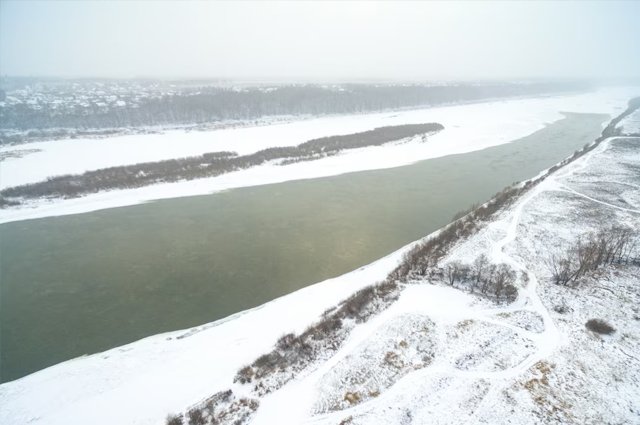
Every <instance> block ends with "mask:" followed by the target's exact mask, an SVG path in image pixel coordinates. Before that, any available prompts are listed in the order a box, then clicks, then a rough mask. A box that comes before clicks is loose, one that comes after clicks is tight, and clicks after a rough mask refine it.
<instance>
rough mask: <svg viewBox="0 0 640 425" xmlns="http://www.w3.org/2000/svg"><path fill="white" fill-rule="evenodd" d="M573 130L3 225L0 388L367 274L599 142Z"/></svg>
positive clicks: (576, 118) (586, 120)
mask: <svg viewBox="0 0 640 425" xmlns="http://www.w3.org/2000/svg"><path fill="white" fill-rule="evenodd" d="M607 119H608V117H607V116H606V115H599V114H566V116H565V118H564V119H562V120H560V121H557V122H555V123H552V124H550V125H548V126H546V127H545V128H544V129H542V130H540V131H538V132H536V133H534V134H532V135H530V136H527V137H525V138H522V139H519V140H517V141H514V142H512V143H509V144H506V145H501V146H497V147H492V148H488V149H485V150H482V151H476V152H471V153H466V154H460V155H451V156H446V157H442V158H436V159H430V160H426V161H421V162H418V163H415V164H413V165H409V166H403V167H398V168H393V169H386V170H376V171H366V172H358V173H350V174H344V175H340V176H335V177H327V178H319V179H312V180H301V181H292V182H285V183H279V184H272V185H266V186H258V187H249V188H241V189H234V190H231V191H227V192H221V193H217V194H212V195H205V196H195V197H189V198H177V199H169V200H162V201H157V202H153V203H148V204H141V205H136V206H130V207H123V208H113V209H108V210H102V211H96V212H91V213H86V214H79V215H71V216H62V217H50V218H44V219H38V220H28V221H21V222H14V223H8V224H3V225H0V278H1V280H0V285H1V286H0V332H1V333H0V378H1V381H2V382H5V381H9V380H13V379H16V378H19V377H21V376H24V375H26V374H29V373H32V372H34V371H36V370H39V369H42V368H44V367H47V366H50V365H53V364H55V363H58V362H60V361H64V360H67V359H70V358H73V357H76V356H79V355H83V354H85V353H94V352H98V351H102V350H105V349H108V348H111V347H114V346H118V345H122V344H125V343H128V342H131V341H134V340H136V339H139V338H142V337H145V336H149V335H152V334H155V333H159V332H164V331H170V330H176V329H181V328H186V327H191V326H195V325H200V324H203V323H206V322H210V321H213V320H216V319H220V318H222V317H225V316H228V315H229V314H232V313H235V312H238V311H241V310H244V309H247V308H251V307H254V306H257V305H260V304H262V303H264V302H266V301H269V300H272V299H274V298H276V297H278V296H281V295H284V294H287V293H289V292H292V291H295V290H296V289H299V288H302V287H304V286H307V285H310V284H312V283H315V282H318V281H321V280H324V279H327V278H330V277H334V276H337V275H340V274H342V273H345V272H347V271H350V270H353V269H355V268H358V267H359V266H362V265H364V264H367V263H369V262H371V261H373V260H375V259H377V258H380V257H382V256H384V255H386V254H388V253H389V252H392V251H394V250H396V249H398V248H400V247H401V246H403V245H405V244H407V243H408V242H411V241H413V240H415V239H418V238H420V237H421V236H423V235H426V234H428V233H430V232H432V231H434V230H436V229H438V228H439V227H441V226H443V225H445V224H447V223H448V222H449V221H450V220H451V217H452V216H453V215H454V214H455V213H456V212H457V211H460V210H463V209H466V208H468V207H469V206H470V205H472V204H474V203H476V202H481V201H484V200H487V199H488V198H489V197H490V196H491V195H492V194H494V193H495V192H497V191H499V190H500V189H502V188H503V187H505V186H507V185H509V184H511V183H512V182H515V181H520V180H523V179H526V178H530V177H532V176H534V175H536V174H537V173H538V172H539V171H541V170H543V169H545V168H548V167H550V166H552V165H553V164H555V163H557V162H558V161H560V160H562V159H563V158H565V157H567V156H569V155H570V154H571V153H572V152H574V151H575V150H576V149H578V148H580V147H582V146H583V145H584V144H586V143H588V142H591V141H593V140H594V139H595V138H596V137H597V136H598V135H599V134H600V132H601V130H602V123H603V122H605V121H606V120H607Z"/></svg>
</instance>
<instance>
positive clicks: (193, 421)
mask: <svg viewBox="0 0 640 425" xmlns="http://www.w3.org/2000/svg"><path fill="white" fill-rule="evenodd" d="M187 415H188V416H189V425H205V424H206V420H205V419H204V415H203V414H202V410H201V409H198V408H197V407H196V408H193V409H191V410H189V412H188V414H187Z"/></svg>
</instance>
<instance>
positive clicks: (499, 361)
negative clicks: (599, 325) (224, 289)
mask: <svg viewBox="0 0 640 425" xmlns="http://www.w3.org/2000/svg"><path fill="white" fill-rule="evenodd" d="M636 143H640V138H635V139H625V138H612V139H608V140H606V141H604V142H603V143H602V144H601V145H600V146H599V147H598V148H596V149H595V150H593V151H592V152H590V153H589V154H587V155H585V156H583V157H581V158H580V159H578V160H577V161H575V162H573V163H571V164H569V165H568V166H566V167H564V168H562V169H560V170H558V171H557V172H556V173H554V174H553V175H552V177H550V178H547V179H546V180H544V181H543V182H542V183H540V184H539V185H537V186H534V187H533V188H532V189H530V190H529V191H528V192H526V193H525V194H524V195H523V196H522V197H521V198H520V199H519V200H518V201H517V202H516V203H515V204H514V205H512V206H511V207H509V208H508V209H507V210H505V211H503V212H502V213H500V214H499V216H498V217H497V218H496V219H495V220H494V221H493V222H491V223H490V224H489V225H487V226H486V227H484V228H483V229H482V230H481V231H479V232H478V233H477V234H475V235H473V236H471V237H470V238H469V239H467V240H465V241H463V242H461V243H460V244H459V245H458V246H457V247H456V248H454V250H453V251H452V252H450V254H449V256H448V257H447V258H445V260H444V261H452V260H462V261H464V262H471V261H473V259H474V258H476V257H477V256H478V255H480V254H482V253H485V254H486V255H487V256H488V257H489V258H490V259H491V260H492V261H494V262H504V263H507V264H509V265H511V266H512V267H513V268H515V269H516V270H518V271H519V272H521V273H522V274H523V275H526V276H527V278H528V283H527V284H526V285H525V286H524V287H522V288H521V289H520V296H519V298H518V299H517V301H515V302H514V303H512V304H510V305H497V304H493V303H491V302H490V301H488V300H486V299H482V298H479V297H476V296H473V295H470V294H467V293H463V292H461V291H458V290H456V289H454V288H451V287H448V286H445V285H443V284H435V285H432V284H429V283H426V282H418V283H415V284H409V285H406V287H405V289H404V290H403V291H402V293H401V295H400V298H399V299H398V301H396V302H395V303H394V304H393V305H392V306H391V307H389V308H388V309H386V310H384V311H383V312H382V313H380V314H379V315H377V316H375V317H373V318H372V319H370V320H369V321H368V322H366V323H362V324H358V325H356V326H355V328H354V329H353V331H352V332H351V333H350V334H349V336H348V338H347V340H346V341H345V342H344V343H343V344H342V345H341V346H340V348H339V349H338V351H337V352H336V354H335V355H334V356H332V357H331V358H330V359H329V360H327V361H324V362H320V363H316V364H313V365H312V366H311V367H310V368H309V369H310V370H308V371H305V373H303V374H300V375H299V376H297V377H296V378H294V379H293V380H291V381H289V382H288V383H287V384H285V385H284V386H282V387H281V388H280V389H278V390H276V391H274V392H272V393H270V394H268V395H266V396H263V397H258V396H257V395H256V394H255V393H254V390H253V389H252V387H251V385H247V384H245V385H241V384H232V381H233V377H234V375H235V373H236V371H237V370H238V369H239V368H240V367H242V366H244V365H246V364H248V363H250V362H251V361H253V360H254V359H255V358H256V357H257V356H259V355H261V354H263V353H266V352H268V351H269V350H270V349H271V348H272V347H273V344H274V343H275V342H276V340H277V339H278V338H279V337H280V336H281V335H283V334H285V333H287V332H301V331H303V330H304V329H305V328H306V327H307V326H308V325H309V324H311V323H313V322H314V321H315V320H316V319H317V318H318V317H319V316H320V315H321V314H322V312H323V311H325V310H326V309H327V308H328V307H330V306H333V305H336V304H337V303H338V302H339V301H340V300H342V299H344V298H346V297H347V296H348V295H350V294H352V293H353V292H355V291H357V290H358V289H360V288H362V287H364V286H367V285H369V284H371V283H374V282H376V281H379V280H381V279H383V278H384V277H385V276H386V275H387V274H388V273H389V271H391V270H392V269H393V268H394V267H395V266H396V265H397V264H398V262H399V261H400V260H401V258H402V254H403V253H404V252H406V251H407V250H408V249H409V248H410V246H408V247H404V248H402V249H400V250H398V251H397V252H395V253H393V254H391V255H389V256H387V257H385V258H383V259H381V260H378V261H376V262H375V263H372V264H371V265H369V266H366V267H363V268H361V269H359V270H356V271H353V272H351V273H348V274H346V275H343V276H340V277H338V278H335V279H331V280H328V281H325V282H321V283H318V284H316V285H313V286H310V287H307V288H304V289H302V290H299V291H297V292H294V293H292V294H290V295H287V296H284V297H282V298H279V299H277V300H274V301H272V302H270V303H267V304H265V305H263V306H261V307H258V308H256V309H253V310H249V311H246V312H242V313H239V314H236V315H234V316H231V317H229V318H227V319H223V320H221V321H218V322H214V323H211V324H208V325H203V326H201V327H198V328H194V329H191V330H187V331H180V332H172V333H168V334H163V335H156V336H153V337H150V338H146V339H144V340H141V341H138V342H135V343H133V344H129V345H126V346H123V347H119V348H115V349H112V350H109V351H106V352H104V353H100V354H96V355H91V356H87V357H83V358H78V359H75V360H71V361H67V362H64V363H62V364H59V365H56V366H53V367H51V368H48V369H45V370H43V371H40V372H37V373H34V374H32V375H29V376H27V377H25V378H22V379H19V380H17V381H14V382H9V383H6V384H3V385H1V386H0V423H3V424H5V423H6V424H22V423H34V424H65V425H67V424H74V423H92V424H105V425H106V424H109V425H111V424H114V423H117V424H161V423H163V422H164V420H165V417H166V415H167V414H168V413H176V412H184V411H185V409H187V408H188V407H189V406H191V405H193V404H195V403H197V402H199V401H201V400H203V399H205V398H207V397H209V396H211V395H213V394H214V393H216V392H218V391H222V390H226V389H227V388H230V389H232V390H233V391H234V393H235V394H236V395H238V396H240V397H243V396H246V397H249V398H254V399H259V402H260V405H259V407H258V409H257V411H256V413H255V415H254V416H253V418H252V419H253V420H252V423H255V424H263V423H264V424H273V423H282V424H302V423H314V424H336V423H342V424H349V423H352V424H388V423H407V424H408V423H425V424H426V423H428V424H452V423H456V424H458V423H490V424H498V423H511V424H525V423H527V424H529V423H550V422H561V423H576V424H584V423H589V424H600V423H639V422H640V356H638V353H639V352H640V321H639V320H638V319H639V318H640V311H639V310H638V305H639V304H638V302H639V301H640V286H639V285H638V272H639V270H638V268H637V267H635V266H626V267H615V268H611V269H608V270H607V271H606V272H603V273H601V275H600V276H599V277H598V278H597V279H595V280H590V281H588V282H587V283H586V284H585V285H583V286H582V287H580V288H567V287H561V286H557V285H554V284H552V283H551V282H550V273H549V271H548V269H547V267H546V266H545V261H544V260H545V259H546V258H547V256H548V255H549V252H550V250H552V249H559V248H560V247H562V246H565V244H567V243H568V242H569V241H573V240H575V239H576V238H577V237H578V236H579V235H581V234H583V233H584V232H586V231H590V230H593V229H595V228H596V227H597V226H602V225H603V223H605V224H606V225H607V226H609V225H612V224H624V225H627V226H632V227H633V228H634V229H636V230H638V231H639V232H640V174H639V173H638V170H639V169H640V168H639V167H640V149H638V148H637V146H636V145H635V144H636ZM605 179H606V180H605ZM595 181H598V182H599V186H598V187H599V190H594V186H593V183H594V182H595ZM603 194H605V195H606V196H604V197H601V196H603ZM590 318H603V319H606V320H607V321H608V322H609V323H611V324H612V325H613V326H614V327H615V328H616V332H615V333H614V334H612V335H609V336H600V335H598V334H595V333H593V332H591V331H589V330H587V329H586V328H585V326H584V324H585V322H586V321H587V320H588V319H590ZM356 395H357V396H356Z"/></svg>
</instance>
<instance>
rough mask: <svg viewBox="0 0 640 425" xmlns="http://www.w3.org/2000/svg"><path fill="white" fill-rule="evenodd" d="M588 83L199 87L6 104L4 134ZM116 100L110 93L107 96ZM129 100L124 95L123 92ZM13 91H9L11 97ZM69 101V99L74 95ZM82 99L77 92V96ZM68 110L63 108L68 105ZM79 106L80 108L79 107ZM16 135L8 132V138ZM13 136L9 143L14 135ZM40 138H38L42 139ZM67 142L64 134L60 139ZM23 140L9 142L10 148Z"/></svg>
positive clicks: (454, 98)
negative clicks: (98, 99)
mask: <svg viewBox="0 0 640 425" xmlns="http://www.w3.org/2000/svg"><path fill="white" fill-rule="evenodd" d="M586 88H587V86H586V84H583V83H568V82H564V83H557V82H545V83H542V82H538V83H495V84H462V85H440V86H426V85H370V84H345V85H339V86H320V85H290V86H276V87H272V88H268V89H265V88H264V87H250V88H242V89H237V88H231V87H211V86H209V87H197V88H194V87H191V88H189V89H181V90H178V91H177V92H176V91H172V92H169V93H159V94H158V95H157V96H145V95H141V96H137V95H136V93H135V92H130V93H127V94H126V96H128V97H130V98H131V99H134V100H135V101H133V102H126V105H124V106H123V105H119V106H113V105H105V104H99V103H98V104H96V103H91V102H87V103H85V104H81V105H80V104H75V105H65V104H67V102H68V101H67V100H64V101H63V100H62V99H69V98H68V97H66V98H65V97H61V100H60V101H55V99H54V101H51V102H40V103H39V104H38V106H37V107H33V105H32V104H29V103H27V102H19V103H13V104H11V103H9V102H7V103H5V104H2V105H0V129H1V130H5V131H6V130H17V131H26V130H46V129H61V128H67V129H77V130H87V129H113V128H123V127H142V126H159V125H194V124H195V125H199V124H205V123H215V122H220V121H225V120H250V119H258V118H263V117H269V116H279V115H294V116H296V115H322V114H342V113H359V112H371V111H380V110H389V109H399V108H408V107H417V106H428V105H441V104H447V103H456V102H469V101H476V100H480V99H487V98H504V97H514V96H526V95H535V94H550V93H557V92H565V91H576V90H584V89H586ZM105 94H106V95H109V93H105ZM120 94H122V93H120ZM9 95H10V92H7V97H8V96H9ZM65 95H69V92H68V91H67V92H66V93H65ZM74 97H75V93H74ZM61 103H63V104H62V105H61ZM72 103H73V102H72ZM7 134H8V133H7ZM7 134H5V136H6V135H7ZM33 135H34V136H37V132H34V134H33ZM60 136H64V134H60ZM13 141H15V142H17V141H20V140H6V139H5V142H13Z"/></svg>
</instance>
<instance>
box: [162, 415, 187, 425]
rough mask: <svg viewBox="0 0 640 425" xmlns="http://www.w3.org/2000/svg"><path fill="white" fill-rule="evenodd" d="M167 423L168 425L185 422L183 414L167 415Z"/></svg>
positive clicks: (178, 424) (177, 424)
mask: <svg viewBox="0 0 640 425" xmlns="http://www.w3.org/2000/svg"><path fill="white" fill-rule="evenodd" d="M166 424H167V425H182V424H183V420H182V415H169V416H167V421H166Z"/></svg>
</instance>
